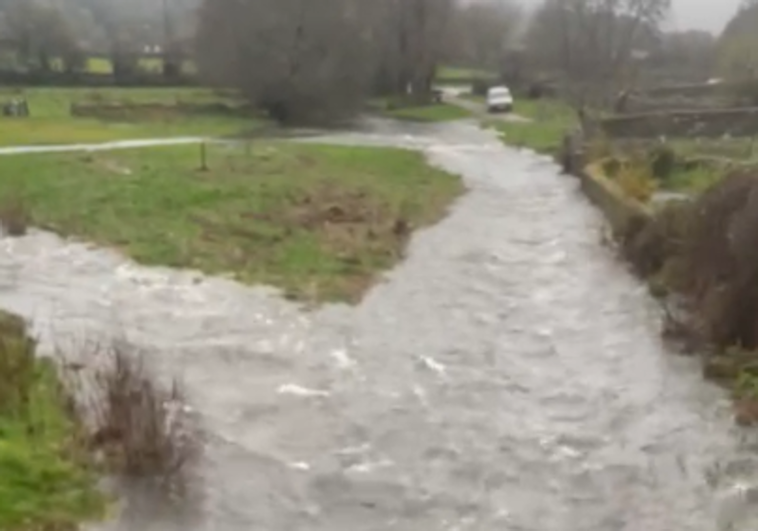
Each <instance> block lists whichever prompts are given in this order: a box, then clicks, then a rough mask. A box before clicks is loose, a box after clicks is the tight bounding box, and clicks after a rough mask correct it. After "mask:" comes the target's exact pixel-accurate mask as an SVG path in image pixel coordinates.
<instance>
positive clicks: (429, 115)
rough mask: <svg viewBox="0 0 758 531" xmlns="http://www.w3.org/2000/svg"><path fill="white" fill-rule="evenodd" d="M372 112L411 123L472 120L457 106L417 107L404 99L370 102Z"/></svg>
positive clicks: (376, 99)
mask: <svg viewBox="0 0 758 531" xmlns="http://www.w3.org/2000/svg"><path fill="white" fill-rule="evenodd" d="M368 107H369V109H370V110H371V111H373V112H375V113H378V114H381V115H383V116H386V117H388V118H395V119H398V120H407V121H409V122H449V121H452V120H462V119H465V118H471V113H470V112H469V111H467V110H466V109H463V108H461V107H459V106H457V105H452V104H448V103H438V104H430V105H415V104H412V103H411V102H409V101H406V100H404V99H403V98H402V97H389V98H375V99H373V100H371V101H369V102H368Z"/></svg>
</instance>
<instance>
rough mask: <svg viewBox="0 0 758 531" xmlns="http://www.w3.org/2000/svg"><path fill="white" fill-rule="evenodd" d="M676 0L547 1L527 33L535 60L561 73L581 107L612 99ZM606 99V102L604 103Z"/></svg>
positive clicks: (531, 53)
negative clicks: (612, 95)
mask: <svg viewBox="0 0 758 531" xmlns="http://www.w3.org/2000/svg"><path fill="white" fill-rule="evenodd" d="M670 3H671V1H670V0H545V2H544V4H543V5H542V7H541V8H540V9H539V10H538V12H537V13H536V15H535V17H534V20H533V22H532V24H531V27H530V30H529V32H528V35H527V46H528V49H529V53H530V55H531V57H532V59H533V60H534V61H535V62H537V63H539V64H540V65H542V66H543V68H546V69H547V70H552V71H554V72H558V73H560V74H561V76H562V77H563V78H564V79H565V80H566V82H567V84H568V85H569V88H570V92H571V95H572V99H573V100H574V102H575V103H576V104H577V105H578V106H583V105H584V104H586V103H588V101H587V100H589V99H592V100H594V101H593V102H592V103H593V104H598V103H601V102H605V103H607V101H608V100H607V98H608V97H609V96H610V95H611V94H616V93H617V92H618V91H619V90H622V89H624V88H626V87H628V85H629V84H630V82H631V81H632V80H633V78H634V73H635V72H634V65H635V59H636V58H639V57H641V56H644V55H645V54H646V47H647V46H649V44H650V43H651V42H656V41H657V40H658V28H659V25H660V23H661V22H662V21H663V19H664V18H665V16H666V15H667V13H668V11H669V9H670ZM603 100H605V101H603Z"/></svg>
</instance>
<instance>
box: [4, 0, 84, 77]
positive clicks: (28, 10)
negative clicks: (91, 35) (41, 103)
mask: <svg viewBox="0 0 758 531" xmlns="http://www.w3.org/2000/svg"><path fill="white" fill-rule="evenodd" d="M4 14H5V21H6V25H7V28H8V31H9V32H10V34H11V35H10V36H11V37H12V38H13V40H14V41H15V42H16V43H17V45H18V53H19V56H20V57H21V59H22V61H24V62H25V63H26V65H27V66H31V67H36V68H39V69H40V70H42V71H46V72H47V71H50V70H52V68H53V59H54V58H56V57H62V58H63V60H64V61H66V60H68V64H64V68H65V69H66V70H73V69H75V68H77V67H78V66H80V64H79V63H80V61H81V59H80V57H79V54H78V53H77V52H78V47H79V43H78V42H77V40H76V38H75V36H74V33H73V31H72V30H71V28H70V26H69V25H68V23H67V21H66V19H65V18H64V16H63V14H62V13H61V12H60V11H59V10H58V9H57V8H55V7H53V6H49V5H45V4H41V3H38V2H36V1H34V0H13V1H12V2H9V3H8V5H7V6H6V8H5V9H4Z"/></svg>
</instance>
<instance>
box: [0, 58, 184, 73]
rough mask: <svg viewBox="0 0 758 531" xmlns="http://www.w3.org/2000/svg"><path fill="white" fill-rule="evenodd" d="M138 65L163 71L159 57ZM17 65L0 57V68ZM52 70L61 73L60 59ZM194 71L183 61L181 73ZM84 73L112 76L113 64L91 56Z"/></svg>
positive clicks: (151, 69) (150, 70)
mask: <svg viewBox="0 0 758 531" xmlns="http://www.w3.org/2000/svg"><path fill="white" fill-rule="evenodd" d="M138 63H139V66H140V68H141V69H142V70H144V71H146V72H160V71H161V70H162V69H163V59H162V58H160V57H143V58H141V59H140V60H139V61H138ZM17 64H18V61H17V60H16V59H15V58H14V57H13V55H10V54H8V53H5V54H2V55H0V66H2V67H6V68H8V67H10V68H13V67H14V66H16V65H17ZM52 68H53V70H56V71H59V72H60V71H62V70H63V62H62V61H61V60H60V59H53V60H52ZM196 70H197V69H196V67H195V64H194V62H192V61H184V63H183V64H182V71H183V72H184V73H186V74H193V73H195V72H196ZM84 71H85V72H89V73H90V74H112V73H113V63H112V61H111V59H110V58H109V57H107V56H91V57H89V58H87V62H86V65H85V68H84Z"/></svg>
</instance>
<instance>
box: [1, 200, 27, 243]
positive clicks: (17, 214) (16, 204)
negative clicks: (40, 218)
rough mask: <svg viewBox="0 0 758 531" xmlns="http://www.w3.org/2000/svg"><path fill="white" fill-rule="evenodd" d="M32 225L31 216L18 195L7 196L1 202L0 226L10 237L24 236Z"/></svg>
mask: <svg viewBox="0 0 758 531" xmlns="http://www.w3.org/2000/svg"><path fill="white" fill-rule="evenodd" d="M30 224H31V214H30V212H29V209H28V208H27V205H26V203H25V202H24V201H23V199H21V197H20V196H18V195H15V194H13V195H9V196H6V197H5V198H4V199H3V200H2V202H0V226H2V228H3V230H4V231H5V233H6V234H8V235H10V236H23V235H24V234H26V231H27V229H28V228H29V225H30Z"/></svg>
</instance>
